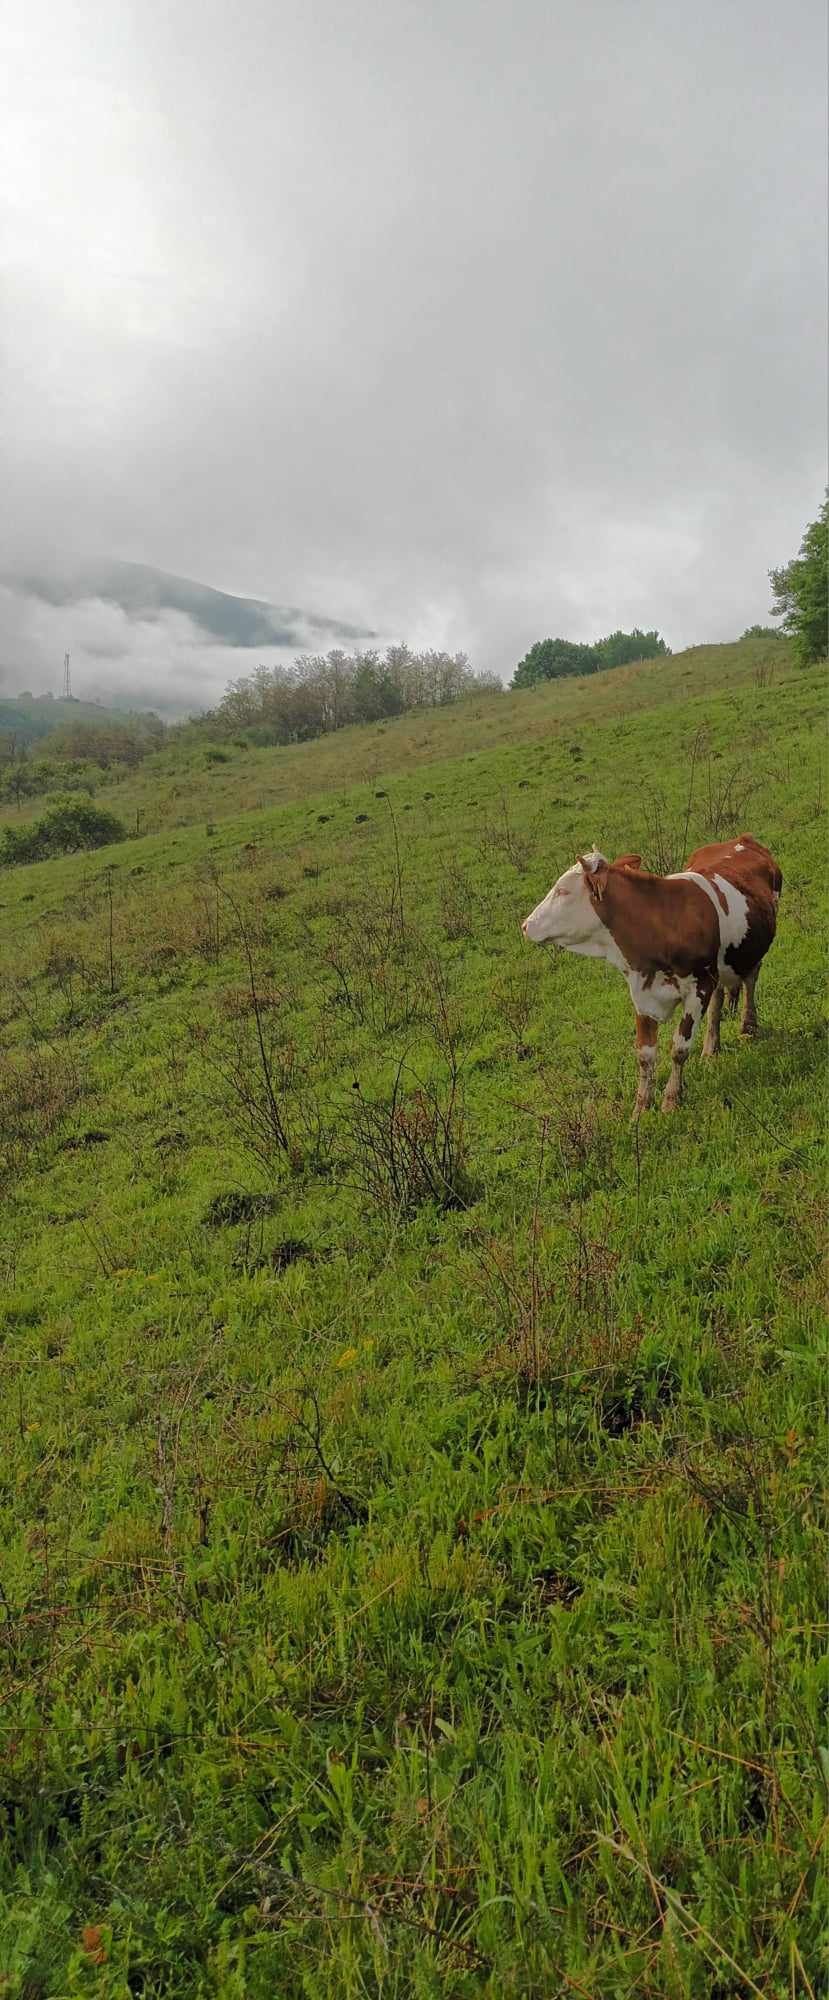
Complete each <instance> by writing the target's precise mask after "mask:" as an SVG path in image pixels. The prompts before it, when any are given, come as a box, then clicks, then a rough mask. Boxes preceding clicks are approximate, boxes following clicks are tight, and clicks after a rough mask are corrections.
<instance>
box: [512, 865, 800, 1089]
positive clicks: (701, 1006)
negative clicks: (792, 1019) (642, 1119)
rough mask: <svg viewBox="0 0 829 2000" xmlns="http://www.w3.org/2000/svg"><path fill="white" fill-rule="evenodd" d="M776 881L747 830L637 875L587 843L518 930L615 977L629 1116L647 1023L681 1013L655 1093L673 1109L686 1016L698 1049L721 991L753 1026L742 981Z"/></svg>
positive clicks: (646, 1068)
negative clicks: (622, 986)
mask: <svg viewBox="0 0 829 2000" xmlns="http://www.w3.org/2000/svg"><path fill="white" fill-rule="evenodd" d="M782 887H783V877H782V875H781V873H780V869H779V868H778V865H777V862H776V861H775V859H774V856H773V855H772V854H770V853H769V851H768V848H767V847H762V846H761V844H760V842H759V840H755V839H754V836H753V835H752V834H750V833H741V834H740V835H739V837H738V839H736V840H727V841H722V842H717V843H716V845H714V846H711V847H699V848H697V850H696V852H695V853H694V854H692V855H690V856H689V859H688V861H687V863H686V866H685V867H684V868H683V869H682V871H681V873H680V874H677V875H649V874H647V872H646V871H645V870H644V869H643V868H642V864H641V856H640V855H638V854H623V855H621V856H620V858H619V860H617V861H607V860H606V859H605V857H604V855H603V854H600V853H599V852H598V850H597V849H596V848H594V849H593V851H592V853H590V854H583V855H581V856H580V857H579V859H578V861H577V862H576V863H575V864H574V866H573V867H572V868H568V869H566V870H565V873H564V874H563V875H561V876H560V877H559V880H558V881H557V882H556V884H555V886H554V887H553V888H552V889H551V890H550V893H549V895H548V896H545V897H544V900H543V902H541V903H539V904H538V905H537V906H536V908H535V909H534V910H533V911H532V912H531V914H530V915H529V916H528V917H527V918H526V920H525V922H524V923H523V924H522V926H521V928H522V930H523V932H524V936H525V937H526V938H530V939H532V941H533V942H534V943H535V944H544V943H546V942H547V941H548V940H549V941H550V942H552V943H553V944H557V945H561V946H562V947H563V948H564V950H565V951H574V952H579V953H581V954H582V955H584V956H585V957H588V958H604V959H606V960H607V961H608V964H610V965H615V966H617V967H618V969H619V971H620V972H622V973H624V976H625V978H626V980H627V983H628V987H629V990H630V997H631V1000H632V1001H633V1005H634V1009H635V1012H636V1047H637V1058H638V1064H639V1089H638V1093H637V1098H636V1114H637V1115H638V1113H639V1112H640V1111H645V1110H647V1108H648V1106H649V1104H650V1103H651V1101H652V1099H653V1085H654V1069H655V1066H656V1055H657V1042H658V1035H659V1028H660V1025H661V1023H662V1022H663V1021H667V1020H668V1019H669V1018H670V1016H671V1014H673V1013H674V1011H675V1009H676V1008H677V1007H680V1006H681V1008H682V1016H681V1019H680V1023H679V1026H678V1028H677V1030H676V1033H675V1035H674V1038H673V1043H672V1046H671V1058H672V1061H671V1074H670V1078H669V1081H668V1085H667V1088H666V1091H665V1095H664V1097H663V1099H662V1108H663V1111H674V1110H676V1107H677V1105H678V1104H679V1103H680V1101H681V1098H682V1071H683V1066H684V1064H685V1062H686V1060H687V1057H688V1054H689V1051H690V1048H691V1043H692V1041H693V1038H694V1032H695V1029H696V1026H697V1023H698V1022H699V1021H700V1020H701V1019H702V1016H703V1014H705V1013H706V1011H707V1012H708V1027H707V1032H706V1036H705V1042H704V1045H703V1051H702V1052H703V1055H706V1056H714V1055H717V1054H718V1052H719V1046H720V1018H721V1015H722V1010H723V1003H724V1001H725V997H726V994H728V995H729V998H730V1001H731V1004H732V1006H736V1004H737V998H738V995H739V992H740V988H741V987H742V990H743V996H744V1001H743V1023H742V1030H743V1034H744V1035H754V1034H756V1032H757V1013H756V1009H755V1005H754V988H755V985H756V983H757V975H758V972H759V970H760V966H761V964H762V962H763V959H764V958H765V955H766V952H767V951H768V948H769V945H770V944H771V942H772V939H773V937H774V933H775V929H776V918H777V905H778V902H779V899H780V891H781V889H782Z"/></svg>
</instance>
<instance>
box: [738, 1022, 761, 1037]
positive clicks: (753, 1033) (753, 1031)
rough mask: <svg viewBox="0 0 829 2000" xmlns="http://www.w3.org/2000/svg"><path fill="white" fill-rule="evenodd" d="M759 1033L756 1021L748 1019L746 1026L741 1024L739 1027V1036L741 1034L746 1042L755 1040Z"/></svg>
mask: <svg viewBox="0 0 829 2000" xmlns="http://www.w3.org/2000/svg"><path fill="white" fill-rule="evenodd" d="M759 1033H760V1029H759V1027H758V1025H757V1022H756V1021H750V1022H749V1024H748V1027H745V1026H743V1027H742V1028H741V1029H740V1034H741V1036H743V1037H744V1039H745V1040H746V1041H747V1042H756V1040H757V1037H758V1035H759Z"/></svg>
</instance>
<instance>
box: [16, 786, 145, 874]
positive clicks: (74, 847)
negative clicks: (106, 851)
mask: <svg viewBox="0 0 829 2000" xmlns="http://www.w3.org/2000/svg"><path fill="white" fill-rule="evenodd" d="M126 831H127V830H126V827H125V826H124V825H123V824H122V822H121V820H120V819H116V817H115V814H114V813H111V812H105V811H104V810H103V808H102V807H101V806H96V805H93V804H92V803H91V801H89V800H87V799H80V798H65V799H59V800H57V801H56V803H55V804H54V805H53V806H51V807H50V809H49V811H48V812H47V813H44V815H43V818H42V819H38V820H34V821H33V822H32V824H31V825H29V826H21V827H11V826H7V827H5V828H4V831H3V837H2V843H0V865H2V866H3V867H7V868H8V867H11V866H13V865H15V864H18V863H21V862H25V861H49V860H50V859H51V858H52V856H53V855H55V854H76V853H77V851H78V849H79V848H87V847H106V846H108V845H109V842H110V841H114V840H125V839H126Z"/></svg>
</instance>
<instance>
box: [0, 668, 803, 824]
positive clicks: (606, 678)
mask: <svg viewBox="0 0 829 2000" xmlns="http://www.w3.org/2000/svg"><path fill="white" fill-rule="evenodd" d="M793 672H794V669H793V666H792V660H791V648H790V646H789V644H788V643H787V642H786V641H782V640H779V639H778V640H774V639H772V640H768V639H749V640H743V641H741V642H739V643H738V644H736V645H730V646H694V647H692V648H691V649H690V650H689V651H688V652H685V653H677V654H675V655H674V656H673V657H670V658H668V659H659V660H648V661H645V662H643V663H642V664H641V665H639V666H636V667H616V668H614V669H613V670H612V671H609V672H607V673H603V674H591V675H588V676H587V677H586V678H585V679H583V680H582V679H579V680H560V681H553V682H548V683H546V684H545V685H543V686H541V687H538V688H534V689H522V690H521V691H520V692H519V693H516V694H502V695H490V696H486V695H476V696H475V697H474V698H473V699H471V700H469V701H459V702H457V703H454V704H453V705H452V706H449V707H447V708H426V709H417V710H415V711H413V712H412V713H410V714H408V715H405V716H399V717H396V718H395V719H394V720H393V721H390V722H387V723H377V724H376V725H374V726H372V727H369V728H350V729H342V730H339V731H338V732H337V733H336V734H334V735H331V736H327V737H324V738H322V739H320V740H317V741H316V742H313V743H300V744H296V745H295V746H293V747H291V748H279V749H251V748H249V747H246V746H242V747H240V745H239V744H234V743H230V744H228V743H227V742H226V741H222V742H221V743H220V744H219V743H214V744H211V743H210V742H206V741H204V740H203V739H200V738H197V739H196V741H195V742H193V741H191V742H188V741H187V740H186V739H185V740H183V739H182V738H176V739H174V741H173V742H172V743H171V744H170V745H169V747H168V748H167V749H165V750H163V751H160V752H159V753H158V754H157V755H156V756H154V757H152V758H149V759H147V761H146V763H144V764H143V765H142V766H141V768H140V770H138V771H133V772H129V773H127V772H125V771H121V772H118V773H113V775H112V778H111V779H110V781H109V783H108V784H107V785H106V786H105V787H104V788H102V789H101V791H100V792H99V794H98V797H99V798H100V801H101V803H102V804H104V805H107V806H109V807H110V808H111V809H112V810H113V811H114V812H117V813H118V814H119V815H120V816H121V817H122V818H123V819H124V820H125V822H126V823H127V825H128V826H129V827H130V828H133V827H135V826H136V824H137V825H138V826H139V827H140V828H141V830H142V832H144V833H147V832H153V831H158V830H159V829H160V828H163V827H177V826H189V825H191V824H192V823H193V822H194V821H196V820H202V821H203V822H206V821H208V820H217V819H221V818H224V817H226V816H227V815H228V814H234V815H236V814H238V813H240V812H243V811H262V810H264V809H265V808H266V807H269V806H275V805H284V804H287V803H290V802H292V801H295V800H301V799H308V798H310V797H311V796H314V795H316V794H318V793H320V792H323V791H337V790H341V791H350V790H351V789H352V788H353V787H354V786H357V785H360V784H369V785H373V784H376V783H382V782H383V780H384V779H386V778H390V777H393V776H398V775H403V774H404V773H405V772H409V771H415V770H417V769H421V768H423V767H424V766H427V765H431V764H435V763H438V762H442V761H444V760H446V759H456V758H458V757H463V756H470V755H473V754H475V753H477V752H478V751H481V750H491V749H493V748H494V747H496V746H501V747H503V746H505V745H507V744H520V743H527V744H533V743H536V744H541V743H548V742H550V740H551V739H552V740H555V739H556V738H557V737H558V736H560V735H561V734H562V733H563V732H566V731H567V730H569V729H574V730H575V729H578V728H579V727H583V728H590V729H593V728H594V727H595V726H596V725H597V724H598V723H599V722H601V721H609V720H610V719H611V718H612V717H614V716H626V715H631V714H634V713H637V712H638V711H639V709H641V708H654V707H657V706H662V705H664V704H668V705H670V706H673V705H674V704H675V703H676V701H677V700H678V699H682V698H685V697H686V696H693V695H703V694H704V695H709V694H718V695H719V694H721V693H723V692H724V691H726V690H732V691H736V690H737V689H740V688H745V687H746V686H755V685H756V684H757V682H758V680H759V682H760V683H762V685H764V686H767V687H781V688H783V687H785V686H786V685H787V684H788V682H789V680H790V679H791V676H792V674H793ZM31 811H32V808H31V807H27V808H26V809H25V810H24V813H23V814H22V815H21V814H20V812H19V810H18V808H16V807H12V806H9V807H7V808H6V809H5V811H4V810H3V809H2V807H0V824H2V822H3V820H4V819H9V820H14V822H15V823H17V822H18V821H19V820H20V819H21V818H22V819H25V817H26V816H27V814H28V815H29V816H31Z"/></svg>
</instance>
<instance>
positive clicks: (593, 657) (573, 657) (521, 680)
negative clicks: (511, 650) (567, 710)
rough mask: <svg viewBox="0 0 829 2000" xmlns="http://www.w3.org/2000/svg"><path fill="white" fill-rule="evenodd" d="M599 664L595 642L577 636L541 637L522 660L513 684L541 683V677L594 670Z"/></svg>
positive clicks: (556, 676)
mask: <svg viewBox="0 0 829 2000" xmlns="http://www.w3.org/2000/svg"><path fill="white" fill-rule="evenodd" d="M598 664H599V662H598V658H597V654H596V648H595V646H582V645H580V644H579V643H578V641H577V640H575V639H537V640H536V642H535V645H534V646H531V647H530V650H529V652H528V653H525V655H524V658H523V660H520V661H519V663H518V666H517V667H516V669H515V673H514V674H513V677H512V680H511V682H510V686H511V687H514V688H524V687H537V685H538V683H539V681H557V680H559V679H560V678H561V676H562V675H564V674H594V673H595V672H596V668H597V666H598Z"/></svg>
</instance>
